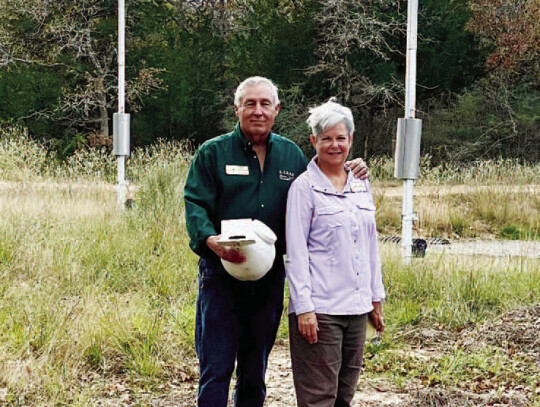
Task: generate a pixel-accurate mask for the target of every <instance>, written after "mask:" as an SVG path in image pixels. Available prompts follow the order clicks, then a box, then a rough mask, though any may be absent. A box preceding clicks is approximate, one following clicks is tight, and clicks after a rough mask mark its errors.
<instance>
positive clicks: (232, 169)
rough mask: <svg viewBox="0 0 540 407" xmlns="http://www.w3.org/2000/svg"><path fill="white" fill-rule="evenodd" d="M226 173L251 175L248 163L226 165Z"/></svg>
mask: <svg viewBox="0 0 540 407" xmlns="http://www.w3.org/2000/svg"><path fill="white" fill-rule="evenodd" d="M225 173H226V174H227V175H249V168H248V166H247V165H226V166H225Z"/></svg>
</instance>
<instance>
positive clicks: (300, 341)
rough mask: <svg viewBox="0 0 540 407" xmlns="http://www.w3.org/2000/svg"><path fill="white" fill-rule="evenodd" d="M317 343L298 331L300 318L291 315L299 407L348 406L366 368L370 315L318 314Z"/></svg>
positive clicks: (292, 351)
mask: <svg viewBox="0 0 540 407" xmlns="http://www.w3.org/2000/svg"><path fill="white" fill-rule="evenodd" d="M317 322H318V326H319V331H318V333H317V336H318V341H317V343H315V344H313V345H310V344H309V342H308V341H306V340H305V339H304V337H303V336H302V335H301V334H300V332H299V331H298V317H297V316H296V314H294V313H293V314H289V335H290V346H291V360H292V368H293V375H294V387H295V389H296V398H297V403H298V407H348V406H350V405H351V401H352V399H353V397H354V392H355V390H356V385H357V383H358V376H359V375H360V370H361V368H362V354H363V350H364V340H365V337H366V322H367V314H363V315H326V314H317Z"/></svg>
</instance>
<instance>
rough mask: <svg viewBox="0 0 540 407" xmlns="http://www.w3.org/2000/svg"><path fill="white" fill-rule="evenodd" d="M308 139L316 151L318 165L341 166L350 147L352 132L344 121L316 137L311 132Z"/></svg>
mask: <svg viewBox="0 0 540 407" xmlns="http://www.w3.org/2000/svg"><path fill="white" fill-rule="evenodd" d="M310 140H311V144H313V147H315V150H316V151H317V156H318V159H319V165H321V164H323V165H331V166H334V165H336V166H342V165H343V164H344V163H345V161H346V160H347V156H348V155H349V150H350V149H351V145H352V134H351V135H350V134H349V132H348V130H347V126H345V124H344V123H339V124H336V125H335V126H333V127H331V128H329V129H328V130H326V131H325V132H323V133H320V134H319V135H318V136H317V137H315V136H314V135H313V134H312V135H311V136H310Z"/></svg>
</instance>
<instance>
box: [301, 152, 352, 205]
mask: <svg viewBox="0 0 540 407" xmlns="http://www.w3.org/2000/svg"><path fill="white" fill-rule="evenodd" d="M307 171H308V174H309V180H310V182H311V188H313V189H315V190H317V191H319V192H323V193H325V194H329V195H337V196H343V195H344V194H345V193H348V192H353V190H352V188H351V181H354V180H355V178H354V175H353V173H352V172H351V171H350V170H349V169H348V168H345V171H347V183H346V184H345V187H344V188H343V191H341V192H336V189H335V188H334V186H333V185H332V183H331V182H330V180H329V179H328V177H327V176H326V175H325V174H324V172H322V170H321V168H320V167H319V166H318V165H317V156H315V157H313V158H312V159H311V161H310V162H309V164H308V166H307Z"/></svg>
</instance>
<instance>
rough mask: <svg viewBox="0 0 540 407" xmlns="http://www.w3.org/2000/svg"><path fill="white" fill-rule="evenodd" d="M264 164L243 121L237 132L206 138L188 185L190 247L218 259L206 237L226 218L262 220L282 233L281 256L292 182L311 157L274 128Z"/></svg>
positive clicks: (277, 252)
mask: <svg viewBox="0 0 540 407" xmlns="http://www.w3.org/2000/svg"><path fill="white" fill-rule="evenodd" d="M267 143H268V144H267V151H266V157H265V161H264V168H263V171H262V172H261V167H260V164H259V159H258V158H257V155H256V154H255V152H254V151H253V149H252V147H251V143H250V142H249V141H248V140H247V139H246V138H245V136H244V135H243V134H242V131H241V129H240V126H239V125H237V126H236V128H235V130H234V131H233V132H231V133H228V134H224V135H222V136H219V137H216V138H213V139H211V140H208V141H207V142H206V143H204V144H203V145H202V146H201V147H200V148H199V149H198V150H197V152H196V153H195V156H194V157H193V161H192V162H191V166H190V168H189V173H188V177H187V181H186V186H185V189H184V200H185V204H186V226H187V231H188V234H189V237H190V247H191V248H192V249H193V251H194V252H195V253H197V254H198V255H199V256H201V257H206V258H217V256H216V255H215V254H214V253H213V252H212V251H211V250H210V249H208V247H207V246H206V239H207V238H208V237H209V236H212V235H218V234H220V233H221V221H222V220H227V219H242V218H250V219H258V220H260V221H262V222H264V223H265V224H266V225H268V226H269V227H270V228H271V229H272V230H273V231H274V233H275V234H276V236H277V237H278V240H277V243H276V256H280V257H281V255H283V254H284V253H285V209H286V205H287V192H288V191H289V187H290V186H291V183H292V181H293V180H294V179H295V178H296V177H297V176H298V175H300V174H301V173H302V172H304V171H305V169H306V166H307V160H306V158H305V157H304V155H303V154H302V151H301V150H300V149H299V148H298V146H297V145H296V144H294V143H293V142H292V141H290V140H288V139H286V138H284V137H281V136H279V135H277V134H274V133H270V135H269V137H268V142H267Z"/></svg>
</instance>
